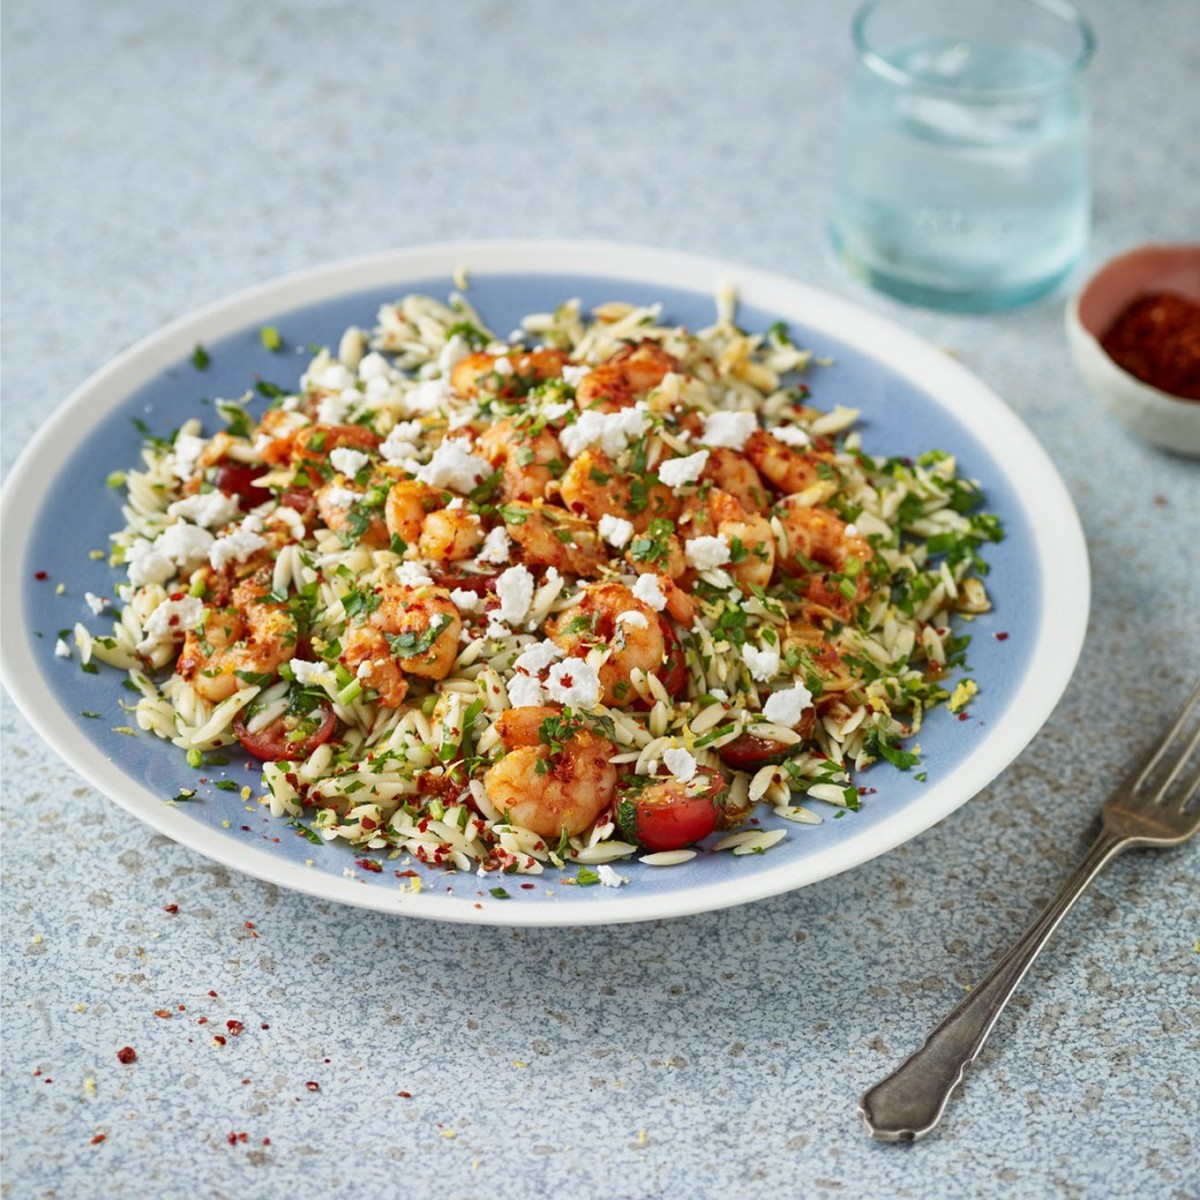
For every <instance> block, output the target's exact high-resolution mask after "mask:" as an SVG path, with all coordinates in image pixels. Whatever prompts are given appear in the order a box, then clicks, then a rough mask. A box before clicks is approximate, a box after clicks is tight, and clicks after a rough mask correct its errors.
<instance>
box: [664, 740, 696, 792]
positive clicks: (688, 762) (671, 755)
mask: <svg viewBox="0 0 1200 1200" xmlns="http://www.w3.org/2000/svg"><path fill="white" fill-rule="evenodd" d="M662 760H663V765H664V766H665V767H666V768H667V770H668V771H670V772H671V774H672V775H674V776H675V778H676V779H677V780H679V782H680V783H687V782H689V781H690V780H691V779H693V778H695V775H696V760H695V758H693V757H692V755H691V754H689V753H688V751H686V750H684V749H682V748H679V747H672V748H671V749H670V750H664V751H663V756H662Z"/></svg>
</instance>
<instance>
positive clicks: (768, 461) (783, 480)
mask: <svg viewBox="0 0 1200 1200" xmlns="http://www.w3.org/2000/svg"><path fill="white" fill-rule="evenodd" d="M743 451H744V453H745V456H746V457H747V458H748V459H749V460H750V462H751V463H752V464H753V466H754V467H755V468H756V469H757V470H758V472H759V473H760V474H761V475H763V476H764V477H765V478H766V479H768V480H769V481H770V482H771V484H772V486H774V487H775V488H777V489H778V490H779V491H781V492H785V493H788V494H791V493H793V492H802V491H804V489H805V488H807V487H811V486H812V485H813V484H814V483H819V482H821V480H822V478H824V477H827V476H828V475H829V472H830V471H831V470H832V469H833V468H832V467H831V465H830V459H831V456H830V455H829V454H827V453H825V452H823V451H819V450H814V449H809V450H798V449H796V447H795V446H789V445H788V444H787V443H786V442H781V441H780V440H779V439H778V438H777V437H775V435H774V434H770V433H767V431H766V430H765V429H756V430H755V431H754V432H753V433H752V434H751V435H750V437H749V438H748V439H747V440H746V444H745V446H744V447H743Z"/></svg>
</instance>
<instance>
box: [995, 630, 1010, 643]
mask: <svg viewBox="0 0 1200 1200" xmlns="http://www.w3.org/2000/svg"><path fill="white" fill-rule="evenodd" d="M996 641H998V642H1007V641H1008V634H1007V633H1005V632H1004V630H1001V631H1000V632H999V633H998V634H996Z"/></svg>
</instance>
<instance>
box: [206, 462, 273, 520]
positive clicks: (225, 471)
mask: <svg viewBox="0 0 1200 1200" xmlns="http://www.w3.org/2000/svg"><path fill="white" fill-rule="evenodd" d="M262 476H263V471H262V470H261V469H260V468H257V467H251V466H249V465H247V464H246V463H228V462H227V463H222V464H221V465H220V466H219V467H218V468H217V470H216V473H215V474H214V475H213V484H214V485H215V486H216V487H218V488H220V489H221V491H223V492H224V493H225V495H227V496H235V497H236V498H237V502H238V507H239V508H240V509H241V510H242V511H243V512H248V511H249V510H250V509H252V508H257V507H258V505H260V504H262V503H263V502H264V501H266V500H269V499H270V498H271V491H270V489H269V488H265V487H259V485H258V481H259V480H260V479H261V478H262Z"/></svg>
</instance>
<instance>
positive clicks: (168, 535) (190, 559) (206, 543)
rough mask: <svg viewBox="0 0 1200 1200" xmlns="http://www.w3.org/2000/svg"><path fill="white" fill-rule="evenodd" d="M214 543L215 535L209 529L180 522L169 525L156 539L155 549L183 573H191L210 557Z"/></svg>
mask: <svg viewBox="0 0 1200 1200" xmlns="http://www.w3.org/2000/svg"><path fill="white" fill-rule="evenodd" d="M213 541H214V538H213V535H212V534H211V533H209V532H208V530H207V529H201V528H200V527H199V526H198V525H189V524H188V523H187V522H186V521H180V522H178V523H177V524H175V525H168V526H167V527H166V529H164V530H163V531H162V533H160V534H159V535H158V537H157V538H155V539H154V548H155V550H157V551H158V552H159V553H160V554H165V555H166V556H167V557H168V558H169V559H170V560H171V561H172V562H173V563H174V564H175V565H176V566H177V567H178V568H179V569H180V570H181V571H189V570H191V569H193V568H194V567H197V566H199V565H200V563H202V562H203V561H204V560H205V559H206V558H207V557H208V551H209V548H210V547H211V546H212V544H213Z"/></svg>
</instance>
